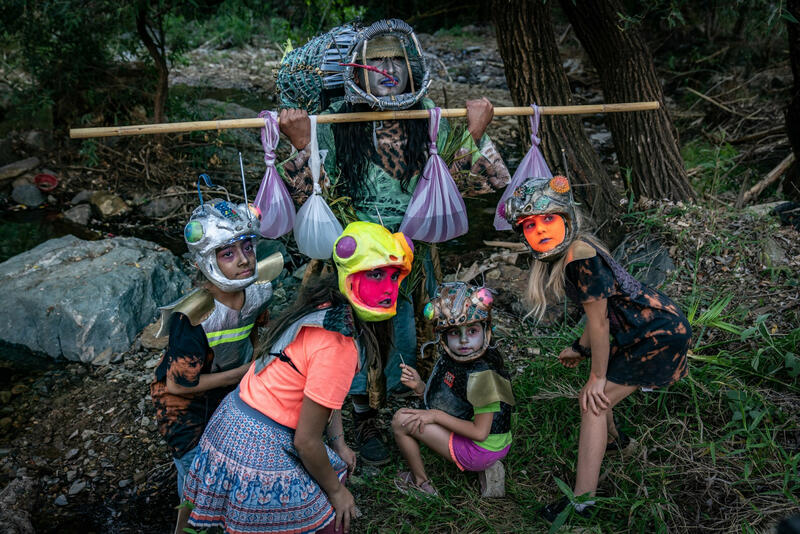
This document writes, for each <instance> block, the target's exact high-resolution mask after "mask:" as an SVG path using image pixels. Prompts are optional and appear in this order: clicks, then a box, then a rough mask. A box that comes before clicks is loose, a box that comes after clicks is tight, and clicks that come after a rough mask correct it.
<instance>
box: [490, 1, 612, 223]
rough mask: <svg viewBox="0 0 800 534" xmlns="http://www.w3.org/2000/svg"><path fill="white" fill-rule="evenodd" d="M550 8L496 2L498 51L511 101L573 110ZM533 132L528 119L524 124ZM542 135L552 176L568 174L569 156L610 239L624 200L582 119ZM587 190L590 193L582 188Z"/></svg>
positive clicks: (581, 195)
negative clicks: (563, 150) (564, 161)
mask: <svg viewBox="0 0 800 534" xmlns="http://www.w3.org/2000/svg"><path fill="white" fill-rule="evenodd" d="M550 5H551V4H550V3H546V2H544V1H543V0H519V1H516V0H493V2H492V13H493V14H494V23H495V27H496V30H497V32H496V33H497V46H498V49H499V50H500V55H501V56H502V57H503V63H504V64H505V73H506V80H507V81H508V87H509V89H510V90H511V97H512V99H513V100H514V103H515V104H516V105H518V106H524V105H528V104H532V103H537V104H541V105H546V106H560V105H570V104H574V103H575V102H573V100H572V96H571V94H570V89H569V83H568V82H567V75H566V74H565V73H564V69H563V68H562V66H561V64H562V63H561V57H560V56H559V53H558V46H557V44H556V36H555V32H554V31H553V25H552V22H551V18H550ZM520 125H521V127H522V131H523V132H529V131H530V128H529V126H528V118H527V117H523V118H522V119H521V121H520ZM539 133H540V136H541V138H542V144H541V145H540V146H541V148H542V153H543V155H544V157H545V160H546V161H547V164H548V166H549V167H550V169H551V170H552V171H553V172H556V171H558V170H561V172H564V169H563V167H564V164H563V163H562V157H561V149H562V148H564V149H565V150H566V157H567V164H568V165H569V175H570V178H571V180H572V183H573V185H575V186H577V187H576V188H575V191H576V196H577V197H578V199H579V200H580V201H581V202H582V203H583V204H584V206H588V208H589V209H585V211H586V212H587V215H591V216H592V218H593V219H594V220H595V222H596V223H597V225H598V226H601V225H602V230H603V234H604V235H606V236H608V235H609V232H610V231H611V229H612V228H610V226H613V225H610V224H609V223H610V222H611V221H614V220H615V215H616V214H617V212H618V209H619V208H618V206H619V200H620V194H619V192H618V191H616V188H615V187H614V186H613V184H612V183H611V179H610V178H609V176H608V173H606V171H605V169H604V168H603V166H602V164H601V163H600V158H598V156H597V154H596V153H595V151H594V149H593V148H592V146H591V145H590V144H589V139H588V138H587V137H586V134H585V133H584V131H583V126H582V125H581V121H580V119H579V118H578V117H576V116H574V115H562V116H553V115H549V116H544V117H542V121H541V126H540V128H539ZM581 186H585V187H581Z"/></svg>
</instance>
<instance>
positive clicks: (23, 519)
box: [0, 477, 36, 534]
mask: <svg viewBox="0 0 800 534" xmlns="http://www.w3.org/2000/svg"><path fill="white" fill-rule="evenodd" d="M34 486H35V485H34V481H33V479H32V478H27V477H25V478H15V479H14V480H12V481H11V482H9V484H8V485H7V486H6V487H5V488H3V491H0V525H1V527H0V528H2V530H3V532H7V533H9V534H34V533H35V532H36V531H35V530H34V529H33V525H32V524H31V513H30V512H31V508H32V507H33V502H34V501H35V500H36V494H35V487H34Z"/></svg>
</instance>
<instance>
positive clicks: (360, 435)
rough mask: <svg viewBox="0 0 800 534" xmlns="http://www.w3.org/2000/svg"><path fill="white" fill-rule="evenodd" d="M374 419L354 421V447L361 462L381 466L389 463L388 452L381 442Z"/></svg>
mask: <svg viewBox="0 0 800 534" xmlns="http://www.w3.org/2000/svg"><path fill="white" fill-rule="evenodd" d="M375 423H376V421H375V417H374V416H373V417H367V418H364V419H362V420H361V421H356V447H358V452H359V454H361V460H362V461H363V462H364V463H365V464H368V465H383V464H385V463H387V462H388V461H389V451H387V450H386V446H385V445H384V444H383V441H381V432H380V430H378V427H377V425H376V424H375Z"/></svg>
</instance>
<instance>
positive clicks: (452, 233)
mask: <svg viewBox="0 0 800 534" xmlns="http://www.w3.org/2000/svg"><path fill="white" fill-rule="evenodd" d="M429 111H430V116H431V119H430V124H429V126H428V137H429V139H430V144H429V145H428V150H429V152H430V157H429V158H428V162H427V163H426V164H425V169H424V170H423V171H422V176H421V177H420V179H419V181H418V182H417V187H416V188H415V189H414V194H413V195H412V196H411V201H410V202H409V203H408V208H406V214H405V216H404V217H403V222H402V223H401V224H400V231H401V232H403V233H404V234H405V235H406V236H408V237H410V238H411V239H416V240H419V241H427V242H428V243H441V242H442V241H448V240H450V239H453V238H454V237H458V236H460V235H463V234H466V233H467V228H468V224H467V208H466V206H465V205H464V199H463V198H461V193H460V192H459V190H458V187H457V186H456V183H455V181H454V180H453V177H452V176H450V171H449V170H448V168H447V165H445V163H444V160H443V159H442V157H441V156H440V155H439V154H438V151H437V149H436V137H437V135H438V133H439V120H440V119H441V116H442V110H441V109H439V108H433V109H431V110H429Z"/></svg>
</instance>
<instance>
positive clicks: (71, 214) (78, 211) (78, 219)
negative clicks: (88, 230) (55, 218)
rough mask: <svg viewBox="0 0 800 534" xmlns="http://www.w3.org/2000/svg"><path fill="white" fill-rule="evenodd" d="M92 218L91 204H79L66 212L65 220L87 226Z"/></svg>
mask: <svg viewBox="0 0 800 534" xmlns="http://www.w3.org/2000/svg"><path fill="white" fill-rule="evenodd" d="M91 216H92V207H91V206H89V204H79V205H77V206H73V207H71V208H70V209H68V210H67V211H65V212H64V218H65V219H67V220H68V221H71V222H74V223H75V224H80V225H81V226H86V225H87V224H88V223H89V218H90V217H91Z"/></svg>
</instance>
